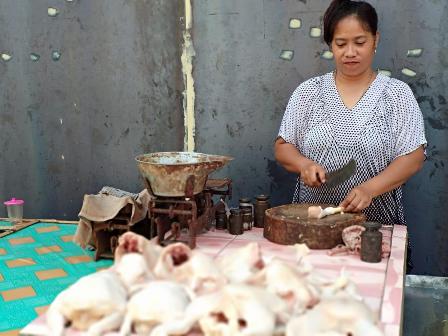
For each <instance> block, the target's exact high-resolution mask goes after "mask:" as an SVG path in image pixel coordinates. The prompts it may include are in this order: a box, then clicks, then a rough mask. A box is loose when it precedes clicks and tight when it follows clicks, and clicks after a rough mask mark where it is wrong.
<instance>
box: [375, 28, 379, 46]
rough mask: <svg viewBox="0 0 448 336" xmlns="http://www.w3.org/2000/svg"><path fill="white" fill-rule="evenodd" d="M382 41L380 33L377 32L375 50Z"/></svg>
mask: <svg viewBox="0 0 448 336" xmlns="http://www.w3.org/2000/svg"><path fill="white" fill-rule="evenodd" d="M379 41H380V33H379V32H376V34H375V50H376V48H378V42H379Z"/></svg>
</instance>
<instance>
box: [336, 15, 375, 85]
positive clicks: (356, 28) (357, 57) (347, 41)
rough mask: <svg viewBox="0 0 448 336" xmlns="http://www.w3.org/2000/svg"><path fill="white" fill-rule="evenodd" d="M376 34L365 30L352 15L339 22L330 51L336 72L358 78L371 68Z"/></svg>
mask: <svg viewBox="0 0 448 336" xmlns="http://www.w3.org/2000/svg"><path fill="white" fill-rule="evenodd" d="M377 42H378V33H377V34H376V35H373V34H372V33H371V32H370V31H368V30H366V29H365V27H364V26H363V25H362V23H361V22H360V21H359V20H358V18H357V17H356V16H354V15H351V16H347V17H345V18H343V19H342V20H340V21H339V22H338V24H337V25H336V27H335V30H334V35H333V41H332V42H331V50H332V52H333V56H334V60H335V63H336V70H337V71H338V72H340V73H342V74H344V75H345V76H350V77H352V76H359V75H361V74H363V73H365V72H366V71H369V70H370V69H371V66H372V61H373V56H374V55H375V48H376V44H377Z"/></svg>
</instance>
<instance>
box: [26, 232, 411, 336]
mask: <svg viewBox="0 0 448 336" xmlns="http://www.w3.org/2000/svg"><path fill="white" fill-rule="evenodd" d="M382 232H383V234H384V235H386V236H388V237H390V238H391V255H390V257H389V258H388V259H383V260H382V261H381V262H380V263H365V262H363V261H361V260H360V258H359V256H356V255H347V256H329V255H327V250H311V252H310V254H309V255H308V256H307V258H308V260H309V261H310V262H311V263H312V265H313V267H314V269H316V270H317V271H318V272H319V273H321V274H323V275H327V276H331V277H337V276H338V275H339V274H340V272H341V270H342V269H344V270H345V272H346V273H347V274H348V275H349V277H350V279H352V281H354V282H355V284H356V285H357V287H358V290H359V293H360V294H361V295H362V296H363V298H364V300H365V302H366V304H367V305H368V306H369V307H370V308H371V309H372V310H373V311H374V312H375V313H376V314H378V316H379V319H380V321H381V324H382V326H383V330H384V333H385V335H387V336H398V335H400V334H401V330H402V307H403V285H404V274H405V260H406V257H405V256H406V246H407V244H406V240H407V230H406V227H405V226H402V225H395V226H393V227H392V226H390V227H384V228H383V229H382ZM250 241H255V242H257V243H258V244H259V245H260V247H261V250H262V253H263V256H264V257H265V258H266V259H269V258H272V257H278V258H281V259H284V260H286V261H291V262H293V261H295V254H294V251H293V249H291V247H289V246H283V245H278V244H274V243H271V242H270V241H268V240H266V239H265V238H264V237H263V230H262V229H260V228H253V229H252V230H250V231H245V232H244V234H243V235H238V236H233V235H230V234H228V233H226V232H224V231H220V230H215V231H209V232H207V233H206V234H202V235H199V236H198V237H197V247H196V248H197V249H199V250H201V251H203V252H204V253H206V254H208V255H211V256H218V255H224V254H227V253H230V252H232V251H233V250H235V249H237V248H239V247H242V246H244V245H245V244H247V243H248V242H250ZM20 334H21V335H45V334H46V327H45V316H44V315H42V316H40V317H39V318H37V319H36V320H34V321H32V322H31V323H30V324H29V325H27V326H26V327H25V328H24V329H22V331H21V333H20Z"/></svg>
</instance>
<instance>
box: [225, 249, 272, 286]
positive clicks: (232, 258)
mask: <svg viewBox="0 0 448 336" xmlns="http://www.w3.org/2000/svg"><path fill="white" fill-rule="evenodd" d="M217 263H218V267H219V269H220V270H221V272H222V273H223V274H225V275H226V277H227V278H228V279H229V281H230V282H247V281H249V280H250V279H251V278H252V277H254V275H255V274H256V273H258V272H259V271H260V270H261V269H262V268H263V267H264V262H263V259H262V257H261V250H260V246H259V245H258V244H257V243H247V244H246V245H245V246H243V247H241V248H238V249H236V250H235V251H233V252H232V253H229V254H225V255H223V256H220V257H218V259H217Z"/></svg>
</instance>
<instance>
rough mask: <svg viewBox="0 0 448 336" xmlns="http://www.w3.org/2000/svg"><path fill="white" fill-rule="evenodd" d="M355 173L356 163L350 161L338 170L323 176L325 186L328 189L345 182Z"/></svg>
mask: <svg viewBox="0 0 448 336" xmlns="http://www.w3.org/2000/svg"><path fill="white" fill-rule="evenodd" d="M355 171H356V161H355V160H354V159H350V161H349V162H347V163H346V164H345V165H344V166H342V167H341V168H339V169H336V170H333V171H331V172H327V173H326V174H325V180H326V182H325V184H326V185H327V186H328V187H329V188H332V187H335V186H337V185H339V184H341V183H343V182H345V181H347V180H348V179H349V178H350V177H351V176H352V175H353V174H354V173H355Z"/></svg>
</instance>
